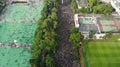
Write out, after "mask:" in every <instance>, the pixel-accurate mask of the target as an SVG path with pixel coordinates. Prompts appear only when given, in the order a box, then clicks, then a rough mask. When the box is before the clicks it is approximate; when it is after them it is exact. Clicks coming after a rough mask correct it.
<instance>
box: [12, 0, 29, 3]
mask: <svg viewBox="0 0 120 67" xmlns="http://www.w3.org/2000/svg"><path fill="white" fill-rule="evenodd" d="M11 2H26V3H28V2H29V0H11Z"/></svg>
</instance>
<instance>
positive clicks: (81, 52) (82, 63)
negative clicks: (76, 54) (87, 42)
mask: <svg viewBox="0 0 120 67" xmlns="http://www.w3.org/2000/svg"><path fill="white" fill-rule="evenodd" d="M82 48H83V45H81V46H80V59H81V67H85V66H84V56H83V50H82Z"/></svg>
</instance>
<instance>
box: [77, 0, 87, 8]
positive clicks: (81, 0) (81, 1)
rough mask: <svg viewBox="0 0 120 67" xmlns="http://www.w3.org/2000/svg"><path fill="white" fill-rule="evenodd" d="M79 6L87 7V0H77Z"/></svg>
mask: <svg viewBox="0 0 120 67" xmlns="http://www.w3.org/2000/svg"><path fill="white" fill-rule="evenodd" d="M77 1H78V5H79V7H87V5H88V0H77Z"/></svg>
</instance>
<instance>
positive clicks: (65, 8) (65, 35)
mask: <svg viewBox="0 0 120 67" xmlns="http://www.w3.org/2000/svg"><path fill="white" fill-rule="evenodd" d="M70 3H71V2H70V0H63V4H62V0H61V4H60V6H59V8H58V18H59V28H58V30H57V33H58V35H59V42H58V49H57V51H56V53H55V61H56V63H57V64H58V65H57V66H56V67H76V64H75V59H74V55H73V45H72V44H71V43H70V42H69V35H70V29H71V27H72V26H73V25H74V19H73V15H74V14H73V13H72V10H71V7H70Z"/></svg>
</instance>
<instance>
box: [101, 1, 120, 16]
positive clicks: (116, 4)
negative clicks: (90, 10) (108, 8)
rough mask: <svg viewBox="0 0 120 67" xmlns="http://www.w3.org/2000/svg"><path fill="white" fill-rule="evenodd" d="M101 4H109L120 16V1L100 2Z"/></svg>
mask: <svg viewBox="0 0 120 67" xmlns="http://www.w3.org/2000/svg"><path fill="white" fill-rule="evenodd" d="M100 1H101V2H106V3H110V4H111V5H112V7H113V8H114V9H115V11H116V12H117V13H118V14H119V15H120V0H100Z"/></svg>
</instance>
